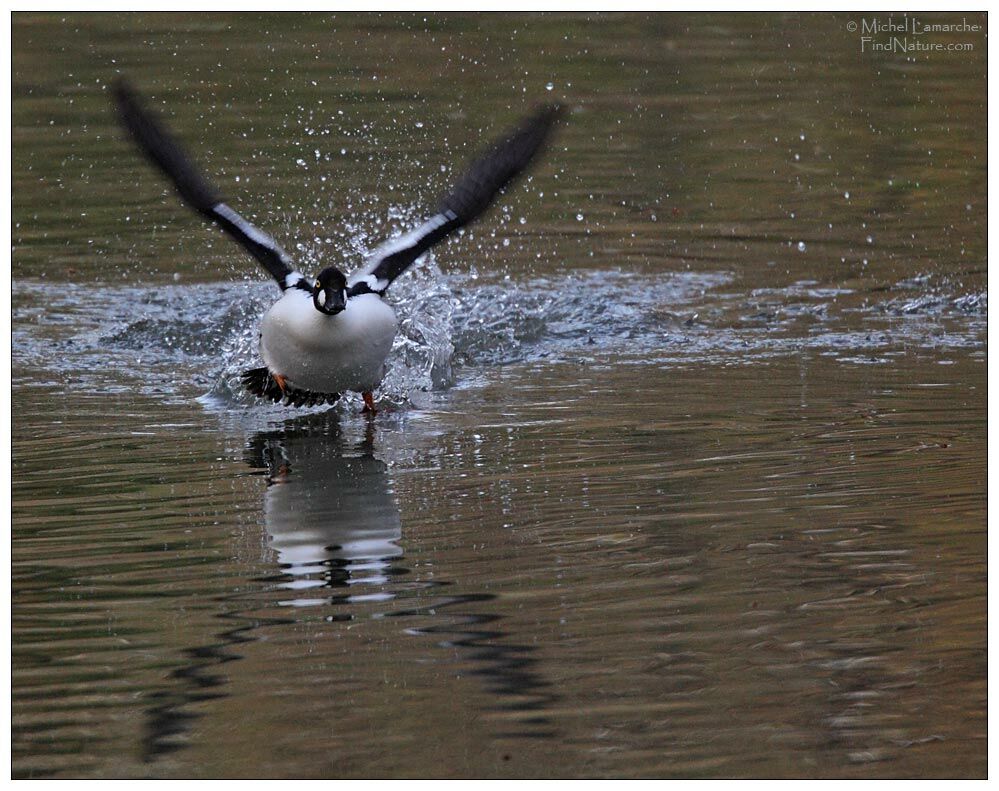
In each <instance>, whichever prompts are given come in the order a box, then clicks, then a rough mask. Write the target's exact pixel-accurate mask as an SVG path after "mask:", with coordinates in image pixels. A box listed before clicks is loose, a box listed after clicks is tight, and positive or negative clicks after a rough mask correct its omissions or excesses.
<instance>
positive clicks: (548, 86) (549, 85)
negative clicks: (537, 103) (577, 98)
mask: <svg viewBox="0 0 999 791" xmlns="http://www.w3.org/2000/svg"><path fill="white" fill-rule="evenodd" d="M554 87H555V83H553V82H550V83H548V84H547V85H546V86H545V90H546V91H550V90H552V89H553V88H554Z"/></svg>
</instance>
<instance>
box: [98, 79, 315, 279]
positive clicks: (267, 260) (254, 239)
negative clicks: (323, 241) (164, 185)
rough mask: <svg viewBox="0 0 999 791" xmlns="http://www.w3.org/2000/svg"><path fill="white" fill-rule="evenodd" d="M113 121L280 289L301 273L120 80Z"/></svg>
mask: <svg viewBox="0 0 999 791" xmlns="http://www.w3.org/2000/svg"><path fill="white" fill-rule="evenodd" d="M113 93H114V101H115V106H116V107H117V110H118V119H119V120H120V121H121V123H122V125H123V126H124V127H125V128H126V129H127V130H128V131H129V133H130V134H131V135H132V138H133V139H134V140H135V142H136V143H138V144H139V148H141V149H142V150H143V152H144V153H145V154H146V156H148V157H149V159H150V160H151V161H152V162H153V164H155V165H156V166H157V167H158V168H159V169H160V170H162V171H163V172H164V173H165V174H166V176H167V178H169V179H170V181H172V182H173V185H174V186H175V187H176V188H177V192H179V193H180V197H181V198H182V199H183V200H184V202H185V203H186V204H187V205H188V206H190V207H191V208H192V209H194V210H195V211H196V212H198V213H199V214H201V215H202V216H204V217H207V218H208V219H209V220H211V221H212V222H214V223H216V224H217V225H219V227H221V228H222V230H223V231H225V232H226V233H227V234H229V235H230V236H231V237H232V238H233V239H235V240H236V241H237V242H239V243H240V244H241V245H243V247H244V248H246V250H247V251H248V252H249V253H250V255H252V256H253V257H254V258H256V259H257V260H258V261H259V262H260V263H261V264H263V266H264V268H265V269H266V270H267V271H268V272H270V273H271V276H272V277H273V278H274V279H275V280H276V281H277V282H278V285H279V286H281V288H282V289H285V288H289V287H290V286H292V285H294V283H295V282H296V281H297V280H298V279H299V278H300V277H301V275H299V273H298V272H296V271H295V267H294V264H293V263H292V261H291V258H290V257H289V256H288V254H287V253H286V252H285V251H284V250H282V249H281V247H280V246H279V245H278V243H277V242H275V241H274V240H273V239H272V238H271V237H270V236H268V235H267V234H266V233H264V232H263V231H261V230H260V229H259V228H257V227H255V226H254V225H253V224H252V223H250V222H249V221H247V220H246V219H244V218H243V217H241V216H240V215H239V214H237V213H236V212H235V211H234V210H233V209H232V208H230V207H229V206H228V205H226V203H225V202H224V201H223V200H222V196H221V195H220V194H219V192H218V190H217V189H215V187H213V186H212V185H211V184H209V183H208V181H206V180H205V178H204V176H202V175H201V174H200V173H199V172H198V169H197V167H196V166H195V164H194V162H193V161H192V160H191V159H190V157H188V156H187V154H186V153H185V152H184V150H183V149H182V148H181V147H180V144H179V143H177V141H176V140H175V139H174V138H173V136H172V135H171V134H170V132H168V131H167V129H166V126H165V125H164V124H163V123H162V121H160V120H159V118H157V117H156V115H154V114H153V112H152V111H150V110H149V109H148V108H147V107H145V106H144V104H143V103H142V100H141V99H140V98H139V95H138V94H137V93H136V92H135V90H134V89H133V88H132V87H131V86H130V85H128V84H127V83H126V82H125V81H123V80H122V81H118V82H116V83H115V85H114V87H113Z"/></svg>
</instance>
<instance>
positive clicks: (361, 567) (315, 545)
mask: <svg viewBox="0 0 999 791" xmlns="http://www.w3.org/2000/svg"><path fill="white" fill-rule="evenodd" d="M248 461H249V463H250V464H251V465H252V466H255V467H260V468H262V469H265V470H266V471H267V483H268V486H267V491H266V493H265V495H264V520H265V527H266V530H267V536H268V542H269V544H270V546H271V547H273V548H274V550H275V551H276V552H277V560H278V563H279V564H280V566H281V568H282V571H283V572H284V573H285V574H286V575H287V576H288V577H290V579H288V580H287V581H285V582H283V583H281V587H283V588H286V589H288V590H294V591H310V592H311V593H312V594H313V595H312V596H310V597H307V598H298V597H296V598H294V599H290V600H286V601H283V602H281V603H282V604H284V605H291V606H314V605H321V604H328V603H330V598H329V597H322V596H320V595H317V594H318V593H319V590H320V589H323V588H332V589H338V588H345V587H353V586H356V585H363V586H365V589H364V591H363V592H360V591H357V592H351V593H350V594H349V595H348V596H346V597H344V596H343V595H342V591H341V592H340V595H338V596H336V600H337V601H338V602H343V601H346V602H358V601H372V600H374V601H378V600H386V599H391V598H393V594H391V593H390V592H387V591H384V590H371V588H369V587H368V586H382V585H385V584H387V583H389V581H390V577H391V575H392V566H391V564H392V560H393V559H394V558H398V557H401V555H402V548H401V547H400V545H399V543H398V542H399V540H400V539H401V538H402V524H401V521H400V518H399V507H398V504H397V503H396V500H395V496H394V494H393V492H392V487H391V481H390V479H389V476H388V467H387V466H386V464H385V463H384V462H383V461H381V460H380V459H377V458H375V457H374V455H373V453H372V442H371V437H370V436H369V437H368V438H367V439H366V440H365V441H363V442H361V443H360V444H359V446H357V447H354V448H351V447H344V445H343V443H342V441H341V438H340V436H339V427H338V425H337V422H336V414H335V413H334V412H328V413H324V414H319V415H309V416H306V417H303V418H301V419H299V420H292V421H288V422H286V423H285V424H284V427H283V428H282V429H280V430H276V431H272V432H265V433H261V434H258V435H256V436H255V437H254V438H253V440H251V442H250V444H249V448H248Z"/></svg>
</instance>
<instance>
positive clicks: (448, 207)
mask: <svg viewBox="0 0 999 791" xmlns="http://www.w3.org/2000/svg"><path fill="white" fill-rule="evenodd" d="M559 112H560V109H559V107H558V105H549V106H547V107H542V108H541V109H539V110H538V111H537V112H535V113H534V114H533V115H532V116H530V117H529V118H527V119H526V120H525V121H524V122H523V123H521V125H520V126H519V127H517V129H515V130H514V131H513V133H512V134H510V135H509V136H508V137H506V138H504V139H503V140H501V141H500V142H498V143H497V144H495V145H494V146H493V147H492V148H491V149H490V150H489V151H487V152H486V153H485V154H484V155H483V156H482V157H481V158H480V159H478V160H476V161H475V162H474V163H472V165H471V167H469V169H468V170H467V171H466V172H465V175H464V176H462V177H461V179H460V180H459V181H458V183H457V184H456V185H455V186H454V188H453V189H452V190H451V192H450V193H449V194H448V195H447V196H446V197H445V198H444V199H443V200H442V201H441V203H440V206H439V207H438V210H437V213H436V214H435V215H434V216H433V217H431V218H430V219H429V220H427V221H426V222H425V223H424V224H423V225H421V226H420V227H419V228H417V229H416V230H415V231H412V232H411V233H408V234H406V235H405V236H402V237H400V238H399V239H394V240H392V241H391V242H388V243H386V244H385V245H383V246H382V247H380V248H378V249H377V250H376V251H375V252H374V254H373V255H372V256H371V259H370V260H369V261H368V263H367V264H366V265H365V266H364V267H363V268H362V269H360V270H358V271H357V272H355V273H353V274H352V275H351V276H350V279H349V281H348V282H349V284H350V291H349V293H350V295H351V296H353V295H355V294H365V293H368V292H374V293H376V294H382V293H384V292H385V289H387V288H388V287H389V285H390V284H391V283H392V281H393V280H395V279H396V278H397V277H398V276H399V275H401V274H402V273H403V272H405V271H406V269H407V268H408V267H409V266H410V264H412V263H413V262H414V261H415V260H416V259H417V258H419V257H420V256H421V255H423V254H424V253H425V252H426V251H427V250H429V249H430V248H431V247H432V246H433V245H435V244H437V243H438V242H439V241H441V240H442V239H444V238H445V237H446V236H447V235H448V234H450V233H452V232H454V231H456V230H458V229H459V228H461V227H462V226H464V225H467V224H468V223H470V222H472V221H473V220H475V219H476V218H477V217H478V216H479V215H481V214H482V212H484V211H485V210H486V209H487V208H489V205H490V204H491V203H492V202H493V199H494V198H495V197H496V196H497V195H498V194H499V192H500V190H502V189H503V188H504V187H505V186H507V184H509V183H510V182H511V181H512V180H513V179H514V178H515V177H516V176H517V175H518V174H519V173H521V172H522V171H523V170H524V169H525V168H526V167H527V166H528V164H530V162H531V160H532V159H533V158H534V156H535V155H536V154H537V153H538V151H539V150H540V149H541V147H542V145H543V144H544V142H545V140H546V139H547V138H548V135H549V133H550V132H551V129H552V126H553V125H554V124H555V121H556V120H557V118H558V116H559Z"/></svg>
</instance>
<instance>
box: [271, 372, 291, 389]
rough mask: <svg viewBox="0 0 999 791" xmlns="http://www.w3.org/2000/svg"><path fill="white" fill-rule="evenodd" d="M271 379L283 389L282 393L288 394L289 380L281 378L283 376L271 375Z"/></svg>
mask: <svg viewBox="0 0 999 791" xmlns="http://www.w3.org/2000/svg"><path fill="white" fill-rule="evenodd" d="M271 378H272V379H273V380H274V381H275V382H277V386H278V387H280V388H281V392H282V393H287V392H288V380H287V379H286V378H285V377H283V376H281V374H271Z"/></svg>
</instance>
